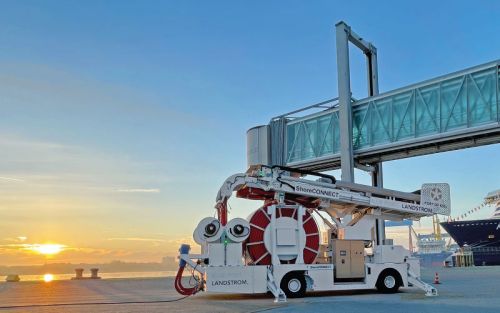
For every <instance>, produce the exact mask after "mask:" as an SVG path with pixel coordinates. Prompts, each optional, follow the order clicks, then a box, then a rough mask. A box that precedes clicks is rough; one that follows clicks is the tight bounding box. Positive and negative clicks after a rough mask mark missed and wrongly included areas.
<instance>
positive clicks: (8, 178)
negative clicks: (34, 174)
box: [0, 176, 25, 182]
mask: <svg viewBox="0 0 500 313" xmlns="http://www.w3.org/2000/svg"><path fill="white" fill-rule="evenodd" d="M0 181H10V182H24V181H25V180H24V179H20V178H14V177H5V176H0Z"/></svg>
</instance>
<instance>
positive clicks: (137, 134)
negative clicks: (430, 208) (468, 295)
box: [0, 1, 500, 263]
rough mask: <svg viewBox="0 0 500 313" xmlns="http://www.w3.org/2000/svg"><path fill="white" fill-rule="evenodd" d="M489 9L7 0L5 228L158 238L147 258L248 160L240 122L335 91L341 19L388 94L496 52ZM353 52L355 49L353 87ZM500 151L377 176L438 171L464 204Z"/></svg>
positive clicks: (389, 182)
mask: <svg viewBox="0 0 500 313" xmlns="http://www.w3.org/2000/svg"><path fill="white" fill-rule="evenodd" d="M499 13H500V4H498V2H494V1H482V2H478V1H439V2H436V1H418V2H417V1H411V2H410V1H399V2H395V1H377V2H369V1H366V2H364V1H349V2H347V1H346V2H338V1H252V2H243V1H241V2H238V1H210V2H205V1H22V2H21V1H3V2H2V10H1V11H0V108H1V112H2V114H1V115H0V149H1V150H2V153H1V155H0V176H1V177H4V179H3V180H0V184H1V185H2V186H3V188H2V191H0V197H1V199H3V200H2V201H0V215H1V216H2V219H1V220H2V222H0V226H1V228H0V229H2V230H1V232H4V233H3V234H2V233H0V239H2V237H5V238H15V237H18V236H26V237H28V238H29V240H34V241H33V242H35V241H36V242H42V241H54V240H58V239H57V238H53V237H54V236H55V237H57V236H59V237H61V236H62V237H63V238H64V239H62V241H65V242H67V243H66V244H67V245H68V246H72V247H83V248H85V249H90V250H88V251H92V249H101V248H102V249H104V250H105V249H107V250H105V251H104V250H103V251H104V252H103V255H104V256H103V258H105V257H109V258H112V257H114V256H116V257H117V258H118V257H122V258H127V257H128V258H131V259H134V258H135V259H140V256H141V253H142V254H144V253H149V252H148V251H150V250H151V249H146V247H144V246H143V245H142V244H143V242H144V240H139V239H152V241H151V243H152V244H153V245H154V244H157V243H158V241H157V240H164V243H162V244H160V245H157V246H155V247H156V249H157V250H155V251H156V252H155V254H154V255H153V254H151V253H150V254H147V255H148V257H149V258H150V259H154V258H159V257H160V256H161V255H162V254H165V253H166V252H165V251H167V250H168V251H167V252H168V253H173V252H172V251H175V249H173V248H172V247H174V246H175V245H176V244H177V243H178V242H177V241H179V240H181V239H183V238H186V237H189V236H190V235H191V232H192V229H193V228H194V226H195V225H196V223H197V222H198V220H199V219H200V218H201V217H204V216H207V215H211V214H213V210H212V207H213V201H214V198H215V195H216V192H217V190H218V188H219V186H220V184H221V183H222V181H223V180H224V179H225V178H226V177H227V176H229V175H231V174H233V173H235V172H240V171H244V170H246V168H245V167H246V160H245V153H246V152H245V149H246V143H245V133H246V130H247V129H248V128H250V127H253V126H255V125H258V124H263V123H267V122H268V120H269V118H270V117H272V116H275V115H278V114H281V113H284V112H286V111H290V110H293V109H296V108H299V107H301V106H305V105H308V104H311V103H315V102H319V101H322V100H325V99H329V98H332V97H334V96H336V95H337V80H336V65H335V34H334V25H335V23H336V22H338V21H340V20H344V21H346V22H347V23H348V24H350V25H351V26H352V27H353V29H354V30H355V31H356V32H357V33H359V34H361V35H363V36H366V38H367V39H368V40H370V41H371V42H373V43H374V44H375V45H376V47H377V48H378V52H379V56H378V57H379V60H378V61H379V76H380V78H379V85H380V91H381V92H383V91H388V90H391V89H395V88H398V87H402V86H405V85H408V84H410V83H414V82H419V81H422V80H425V79H429V78H432V77H435V76H439V75H443V74H446V73H449V72H453V71H456V70H460V69H463V68H466V67H470V66H474V65H477V64H481V63H485V62H489V61H492V60H496V59H498V58H499V56H500V55H499V51H500V40H498V34H499V33H500V23H499V22H498V15H499ZM364 66H365V65H364V60H363V58H362V56H361V55H360V54H358V53H353V55H352V63H351V72H352V76H353V78H352V85H353V91H354V96H355V97H358V98H361V97H364V96H365V95H366V91H365V75H364ZM499 155H500V147H499V145H494V146H487V147H482V148H477V149H469V150H461V151H458V152H449V153H443V154H439V155H431V156H425V157H420V158H412V159H407V160H401V161H394V162H388V163H386V164H385V168H384V170H385V173H384V174H385V184H386V186H387V187H390V188H395V189H401V190H414V189H416V188H418V187H419V185H420V184H421V183H423V182H432V181H438V182H441V181H444V182H449V183H450V184H451V187H452V196H453V199H452V201H453V210H454V212H455V214H456V215H459V214H461V213H463V212H465V211H466V210H468V209H470V208H471V207H474V206H476V205H477V204H478V203H480V202H481V200H482V197H483V196H484V195H485V194H486V193H487V192H489V191H491V190H493V189H497V188H500V178H499V177H500V175H499V173H500V164H499V163H498V161H495V160H498V156H499ZM358 179H359V181H361V182H367V181H368V180H367V177H366V175H363V174H359V173H358ZM252 205H253V204H247V203H244V204H242V206H243V209H242V216H246V214H248V213H249V212H250V211H251V209H252V208H253V207H252ZM489 214H490V212H484V213H480V214H477V216H478V217H482V216H487V215H489ZM23 225H24V226H23ZM89 225H91V226H89ZM89 227H91V229H92V232H91V234H90V235H89V238H87V239H86V240H84V239H83V238H80V236H79V234H81V233H82V231H86V230H88V229H89ZM120 238H121V239H123V241H122V243H121V246H120V245H119V244H118V243H117V242H119V241H120ZM165 238H170V239H165ZM133 239H137V240H133ZM155 240H156V241H155ZM59 241H61V240H59ZM171 241H172V242H171ZM133 242H140V243H141V245H137V247H134V249H135V250H134V251H135V252H134V253H129V252H127V251H125V250H126V249H125V248H124V247H129V245H130V244H131V243H133ZM83 248H82V249H83ZM120 249H121V250H120ZM123 249H125V250H123ZM141 249H143V250H141ZM172 249H173V250H172ZM122 250H123V251H122ZM171 250H172V251H171ZM106 251H107V252H106ZM113 251H114V252H113ZM117 251H118V252H117ZM120 251H121V253H122V254H120ZM108 252H109V253H108ZM106 253H108V254H106ZM113 253H114V254H113ZM127 253H129V254H127ZM90 254H91V253H89V255H90ZM89 257H90V256H89ZM26 262H28V261H26ZM0 263H2V262H1V260H0Z"/></svg>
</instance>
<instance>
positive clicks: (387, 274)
mask: <svg viewBox="0 0 500 313" xmlns="http://www.w3.org/2000/svg"><path fill="white" fill-rule="evenodd" d="M399 285H400V276H399V273H398V272H396V271H392V270H389V271H383V272H382V273H381V274H380V276H379V277H378V280H377V289H378V291H380V292H383V293H395V292H397V291H398V289H399Z"/></svg>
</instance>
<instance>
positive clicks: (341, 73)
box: [335, 21, 385, 244]
mask: <svg viewBox="0 0 500 313" xmlns="http://www.w3.org/2000/svg"><path fill="white" fill-rule="evenodd" d="M335 27H336V45H337V75H338V92H339V128H340V167H341V170H342V180H343V181H348V182H354V166H355V165H356V164H355V161H354V153H353V135H352V101H351V100H352V92H351V73H350V70H349V42H351V43H353V44H354V45H355V46H356V47H358V48H359V49H361V51H362V52H363V53H364V54H365V56H366V64H367V67H366V72H367V83H368V96H369V97H372V96H375V95H378V68H377V49H376V48H375V46H374V45H373V44H371V43H370V42H367V41H365V40H363V38H362V37H360V36H358V35H357V34H356V33H355V32H354V31H352V29H351V27H350V26H349V25H347V24H346V23H345V22H343V21H341V22H339V23H337V24H336V25H335ZM359 167H360V168H362V169H368V170H369V171H370V172H371V175H372V185H373V186H377V187H382V186H383V175H382V163H381V162H378V163H375V164H371V166H363V165H361V166H359ZM376 230H377V244H383V241H384V240H385V225H384V221H383V220H377V224H376Z"/></svg>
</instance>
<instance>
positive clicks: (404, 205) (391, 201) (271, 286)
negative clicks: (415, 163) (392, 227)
mask: <svg viewBox="0 0 500 313" xmlns="http://www.w3.org/2000/svg"><path fill="white" fill-rule="evenodd" d="M264 137H265V136H264ZM306 174H307V178H305V177H306V176H305V175H306ZM314 176H317V179H316V180H314ZM311 178H312V179H311ZM234 194H236V196H237V197H239V198H244V199H250V200H261V201H262V202H261V203H262V204H261V206H260V207H259V208H257V209H256V210H255V211H254V212H253V213H251V214H250V215H249V216H248V217H247V218H246V219H244V218H239V217H236V218H232V219H230V220H229V219H228V208H229V204H228V199H229V198H230V197H231V196H233V195H234ZM436 194H439V197H437V196H435V195H436ZM449 194H450V192H449V186H448V185H447V184H441V183H440V184H424V185H423V186H422V190H421V191H420V192H419V193H406V192H401V191H396V190H389V189H384V188H379V187H372V186H364V185H360V184H355V183H345V182H342V181H337V180H336V179H335V177H333V176H329V175H325V174H322V173H315V172H311V171H306V172H303V171H301V170H299V169H292V168H288V167H280V166H265V165H260V166H252V167H250V169H249V170H248V171H247V172H246V173H239V174H234V175H232V176H230V177H229V178H228V179H227V180H226V181H225V182H224V183H223V185H222V187H221V188H220V189H219V192H218V194H217V198H216V204H215V208H216V216H215V217H207V218H204V219H202V220H201V221H200V222H199V224H198V226H197V227H196V229H195V231H194V233H193V239H194V241H195V242H196V243H197V244H198V245H200V251H201V252H200V253H199V254H191V253H190V246H189V245H182V246H181V249H180V250H179V252H180V255H179V271H178V272H177V276H176V278H175V288H176V290H177V291H178V292H179V293H181V294H183V295H192V294H194V293H196V292H198V291H206V292H220V293H265V292H270V293H272V294H273V295H274V297H275V300H276V301H286V298H287V297H292V298H296V297H302V296H304V294H305V293H306V291H332V290H361V289H378V290H379V291H381V292H384V293H393V292H396V291H397V290H398V289H399V288H400V287H409V286H415V287H418V288H421V289H422V290H424V291H425V293H426V295H428V296H435V295H437V290H436V289H435V288H434V287H432V286H431V285H429V284H426V283H425V282H423V281H422V280H421V279H420V264H419V260H418V259H416V258H413V257H411V254H410V252H409V251H408V250H407V249H405V248H404V247H402V246H395V245H388V244H386V245H383V244H377V242H383V241H380V240H377V238H376V233H375V232H373V231H372V230H373V227H374V224H373V223H374V221H375V219H382V220H390V219H392V220H398V219H399V220H400V219H403V218H410V219H413V220H418V219H419V218H421V217H423V216H432V215H434V214H437V213H439V214H449V211H450V209H449V204H450V200H449ZM433 195H434V196H433ZM320 223H322V224H320ZM321 226H323V227H321ZM322 232H325V234H328V236H322ZM346 234H348V235H349V236H348V238H346V237H345V235H346ZM359 239H363V240H359ZM325 241H326V242H325ZM385 243H388V242H387V241H386V242H385ZM186 267H187V268H190V269H191V274H192V275H191V279H190V280H189V281H190V283H191V286H189V287H187V286H185V284H183V272H184V269H185V268H186ZM186 280H187V279H184V281H186Z"/></svg>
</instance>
